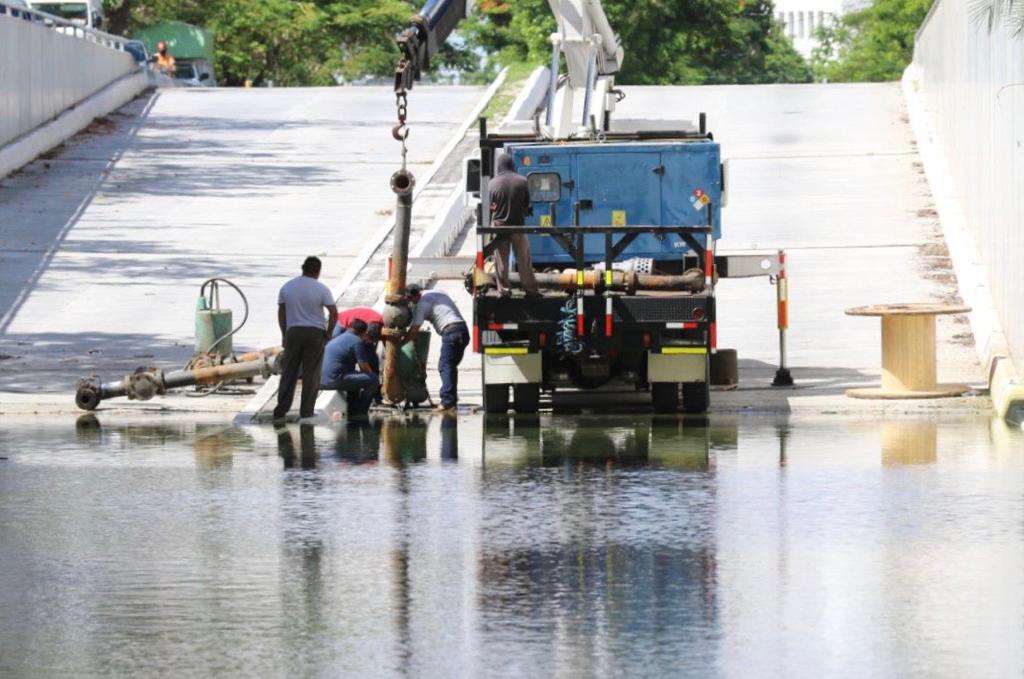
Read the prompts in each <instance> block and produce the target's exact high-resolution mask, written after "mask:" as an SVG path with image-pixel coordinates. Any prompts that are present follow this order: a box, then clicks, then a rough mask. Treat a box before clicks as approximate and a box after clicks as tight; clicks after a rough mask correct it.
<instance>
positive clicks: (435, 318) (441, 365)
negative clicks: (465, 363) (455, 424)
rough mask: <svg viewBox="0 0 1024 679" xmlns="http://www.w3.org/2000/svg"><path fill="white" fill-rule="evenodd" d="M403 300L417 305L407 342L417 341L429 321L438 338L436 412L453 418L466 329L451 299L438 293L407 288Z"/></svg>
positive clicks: (466, 337)
mask: <svg viewBox="0 0 1024 679" xmlns="http://www.w3.org/2000/svg"><path fill="white" fill-rule="evenodd" d="M406 296H407V297H408V298H409V300H410V301H411V302H412V303H413V304H415V305H416V307H415V309H413V314H412V326H411V327H410V328H409V334H408V335H407V336H406V341H407V342H414V341H415V340H416V335H418V334H419V332H420V326H421V325H423V323H424V322H426V321H430V324H431V325H432V326H434V332H436V333H437V334H438V336H439V337H440V338H441V360H440V361H439V362H438V365H437V370H438V372H440V373H441V405H440V406H438V411H440V412H442V413H444V414H447V415H455V414H456V413H457V412H458V411H457V410H456V407H457V406H458V404H459V363H461V362H462V357H463V356H464V355H465V353H466V347H467V346H468V345H469V328H467V327H466V321H464V320H463V318H462V314H460V313H459V310H458V309H457V308H456V307H455V302H453V301H452V298H451V297H449V296H448V295H446V294H445V293H443V292H441V291H440V290H427V291H424V290H423V288H421V287H420V286H418V285H410V286H409V287H408V288H407V290H406Z"/></svg>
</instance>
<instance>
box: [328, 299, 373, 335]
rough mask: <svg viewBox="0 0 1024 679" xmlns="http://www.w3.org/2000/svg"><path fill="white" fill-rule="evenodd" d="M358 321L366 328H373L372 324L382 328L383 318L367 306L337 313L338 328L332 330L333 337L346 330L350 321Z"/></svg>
mask: <svg viewBox="0 0 1024 679" xmlns="http://www.w3.org/2000/svg"><path fill="white" fill-rule="evenodd" d="M356 319H359V320H360V321H362V322H363V323H366V327H367V328H373V326H374V324H376V325H377V326H379V327H381V328H383V327H384V317H383V316H381V315H380V314H379V313H378V312H376V311H374V310H373V309H371V308H370V307H368V306H354V307H352V308H350V309H345V310H344V311H339V312H338V327H337V328H335V329H334V336H335V337H337V336H338V335H340V334H341V333H343V332H345V330H347V329H348V326H349V324H351V323H352V321H354V320H356Z"/></svg>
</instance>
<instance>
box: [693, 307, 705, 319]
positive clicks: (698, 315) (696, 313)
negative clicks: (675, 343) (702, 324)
mask: <svg viewBox="0 0 1024 679" xmlns="http://www.w3.org/2000/svg"><path fill="white" fill-rule="evenodd" d="M693 320H695V321H703V320H704V309H701V308H700V307H697V308H696V309H694V310H693Z"/></svg>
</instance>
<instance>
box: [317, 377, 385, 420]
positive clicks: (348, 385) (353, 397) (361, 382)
mask: <svg viewBox="0 0 1024 679" xmlns="http://www.w3.org/2000/svg"><path fill="white" fill-rule="evenodd" d="M323 388H324V389H334V390H335V391H340V392H342V393H344V394H345V400H346V401H348V413H349V415H364V414H366V412H367V411H368V410H370V405H371V404H372V403H373V399H374V398H375V397H376V396H377V394H378V393H380V377H379V376H378V375H377V374H376V373H349V374H348V375H345V376H344V377H342V378H341V380H340V381H339V382H337V383H331V384H325V385H323Z"/></svg>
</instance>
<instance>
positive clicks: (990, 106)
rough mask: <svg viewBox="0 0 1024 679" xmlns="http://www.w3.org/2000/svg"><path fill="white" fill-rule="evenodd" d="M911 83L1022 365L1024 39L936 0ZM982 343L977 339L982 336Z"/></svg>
mask: <svg viewBox="0 0 1024 679" xmlns="http://www.w3.org/2000/svg"><path fill="white" fill-rule="evenodd" d="M912 68H913V69H915V74H914V75H915V78H914V80H915V83H916V84H915V86H916V88H917V89H918V92H917V95H918V96H919V97H920V99H921V100H922V101H923V103H924V106H925V108H926V115H928V116H929V117H930V119H931V122H932V123H933V125H932V128H933V129H934V131H935V136H936V140H935V141H936V142H937V146H938V147H939V149H941V155H942V156H943V159H944V161H945V163H946V165H947V166H948V170H949V173H950V175H951V176H952V181H953V183H954V184H955V191H956V194H957V197H958V198H959V203H960V205H961V209H962V211H963V217H964V221H965V223H966V224H967V227H968V229H969V230H970V231H971V232H972V235H973V236H974V240H975V242H976V243H977V248H978V251H979V253H980V256H981V258H982V260H983V263H984V265H985V268H986V270H987V272H988V278H989V285H990V286H991V289H992V296H993V297H994V299H995V304H996V307H997V310H998V312H997V313H998V315H999V317H1000V321H1001V323H1002V326H1003V331H1004V333H1005V334H1006V338H1007V342H1008V344H1009V348H1010V351H1011V353H1012V355H1013V357H1014V360H1015V362H1016V363H1017V365H1018V366H1020V365H1021V361H1024V36H1017V37H1014V36H1013V35H1011V33H1010V32H1009V31H1008V30H1006V29H1005V28H1004V27H997V28H995V29H993V30H992V31H991V32H989V30H988V28H987V27H985V26H982V25H978V24H977V23H976V22H974V21H973V20H972V18H971V16H970V8H969V3H966V2H964V1H963V0H937V1H936V3H935V5H934V6H933V7H932V11H931V13H930V14H929V15H928V18H927V19H925V22H924V23H923V24H922V26H921V29H920V30H919V31H918V34H917V41H916V44H915V47H914V63H913V65H912ZM979 339H980V338H979Z"/></svg>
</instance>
